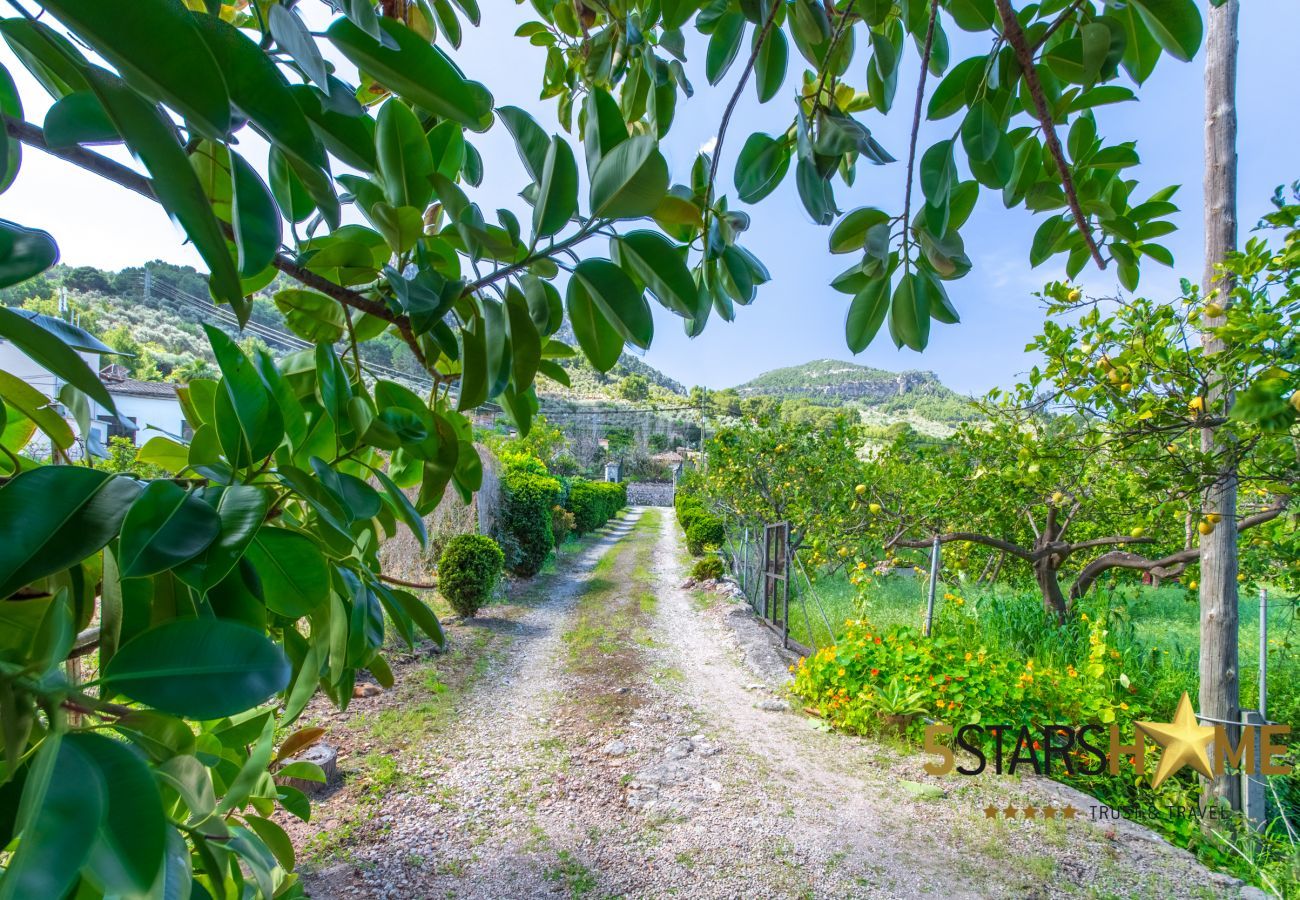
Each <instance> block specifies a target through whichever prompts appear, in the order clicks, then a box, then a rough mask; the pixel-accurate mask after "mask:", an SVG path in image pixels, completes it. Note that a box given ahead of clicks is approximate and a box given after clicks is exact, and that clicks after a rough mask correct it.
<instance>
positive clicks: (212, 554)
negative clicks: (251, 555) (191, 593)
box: [176, 484, 270, 591]
mask: <svg viewBox="0 0 1300 900" xmlns="http://www.w3.org/2000/svg"><path fill="white" fill-rule="evenodd" d="M199 499H200V500H202V501H203V502H204V503H205V504H207V505H208V506H210V507H212V508H213V509H214V510H215V511H216V515H217V519H218V521H219V522H220V523H221V533H220V534H219V535H218V536H217V539H216V540H215V541H213V543H212V544H211V546H209V547H208V549H207V550H206V551H204V553H203V554H202V555H201V556H199V557H197V558H195V559H193V560H191V561H190V562H188V563H186V564H185V565H184V566H182V567H180V568H179V569H178V570H177V572H176V575H177V577H178V578H180V579H181V580H182V581H184V582H185V583H186V584H188V585H190V587H193V588H194V589H195V590H199V591H206V590H208V589H209V588H211V587H213V586H215V585H216V584H217V583H218V582H220V581H221V580H222V579H223V578H225V577H226V575H228V574H229V573H230V570H231V569H233V568H234V567H235V564H236V563H237V562H239V560H240V558H241V557H242V556H243V555H244V551H245V550H246V549H247V548H248V545H249V543H251V542H252V540H253V537H254V536H255V535H256V534H257V532H258V529H259V528H261V527H262V522H263V520H265V518H266V511H267V508H268V507H269V505H270V500H269V498H268V497H267V493H266V491H265V490H264V489H262V488H259V487H255V486H253V485H251V484H232V485H229V486H226V487H222V486H214V487H206V488H203V490H202V491H200V492H199Z"/></svg>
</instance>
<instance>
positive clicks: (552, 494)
mask: <svg viewBox="0 0 1300 900" xmlns="http://www.w3.org/2000/svg"><path fill="white" fill-rule="evenodd" d="M528 463H536V465H530V464H528ZM539 468H540V470H541V471H540V474H539V472H538V469H539ZM559 497H560V482H559V480H557V479H555V478H552V477H551V476H549V475H547V474H546V469H545V467H543V466H542V465H541V463H540V462H538V461H537V460H527V461H523V462H516V461H511V463H510V464H509V465H507V466H506V468H505V470H504V471H503V472H502V477H501V512H500V516H499V518H498V520H497V531H498V532H499V533H500V536H501V537H502V538H503V540H502V544H503V545H504V546H505V549H506V550H507V551H508V552H507V553H506V565H507V567H508V568H509V569H510V571H511V572H513V573H514V574H516V575H520V576H523V577H528V576H531V575H536V574H537V573H538V572H540V571H541V569H542V565H543V564H544V563H545V562H546V557H547V556H549V555H550V552H551V548H552V547H553V546H555V535H554V532H553V521H552V516H551V507H553V506H555V504H556V501H558V500H559Z"/></svg>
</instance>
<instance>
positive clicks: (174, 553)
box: [118, 481, 221, 578]
mask: <svg viewBox="0 0 1300 900" xmlns="http://www.w3.org/2000/svg"><path fill="white" fill-rule="evenodd" d="M220 531H221V521H220V520H219V519H218V518H217V514H216V511H215V510H213V508H212V507H211V506H208V504H206V503H204V502H203V501H202V500H200V499H199V498H198V497H196V496H195V495H194V494H192V493H190V492H189V491H187V490H185V489H184V488H183V487H181V486H179V485H177V484H175V483H174V482H171V481H151V482H150V483H149V484H148V485H147V486H146V487H145V489H144V490H143V491H142V492H141V493H140V496H139V497H137V498H136V499H135V502H134V503H132V504H131V509H130V510H129V511H128V512H127V514H126V519H125V520H124V521H123V522H122V538H121V543H120V545H119V548H118V563H119V564H120V565H121V568H122V574H123V575H124V576H125V577H127V578H134V577H139V576H142V575H154V574H156V573H158V572H162V571H165V570H166V569H171V568H174V567H175V566H178V565H180V564H181V563H183V562H185V561H186V560H188V559H192V558H193V557H195V556H198V555H199V554H200V553H202V552H203V551H204V550H206V549H207V548H208V545H209V544H211V543H212V542H213V541H214V540H216V539H217V535H218V534H219V533H220Z"/></svg>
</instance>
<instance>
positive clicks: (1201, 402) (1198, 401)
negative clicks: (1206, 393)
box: [1187, 397, 1205, 412]
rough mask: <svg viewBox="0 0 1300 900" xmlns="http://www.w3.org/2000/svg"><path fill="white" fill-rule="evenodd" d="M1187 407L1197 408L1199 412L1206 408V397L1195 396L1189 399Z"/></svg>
mask: <svg viewBox="0 0 1300 900" xmlns="http://www.w3.org/2000/svg"><path fill="white" fill-rule="evenodd" d="M1187 408H1188V409H1193V410H1196V411H1197V412H1199V411H1201V410H1203V409H1205V398H1204V397H1193V398H1192V399H1191V400H1189V401H1188V403H1187Z"/></svg>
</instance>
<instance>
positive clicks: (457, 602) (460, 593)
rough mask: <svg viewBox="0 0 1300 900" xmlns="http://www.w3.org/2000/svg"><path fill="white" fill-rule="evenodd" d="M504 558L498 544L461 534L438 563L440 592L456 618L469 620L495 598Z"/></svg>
mask: <svg viewBox="0 0 1300 900" xmlns="http://www.w3.org/2000/svg"><path fill="white" fill-rule="evenodd" d="M503 565H505V555H504V554H503V553H502V552H501V548H500V547H498V546H497V542H496V541H494V540H492V538H490V537H484V536H483V535H481V534H458V535H456V536H455V537H454V538H452V539H451V540H450V541H448V542H447V547H446V549H445V550H443V551H442V558H441V559H440V560H438V591H439V593H441V594H442V596H444V597H446V598H447V602H448V603H450V604H451V608H452V609H454V610H455V611H456V614H457V615H460V616H464V617H466V618H468V617H469V616H472V615H474V614H475V613H477V612H478V611H479V608H480V607H482V606H483V604H484V603H486V602H487V599H488V597H490V596H491V595H492V589H493V588H495V587H496V585H497V580H498V579H500V577H501V567H502V566H503Z"/></svg>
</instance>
